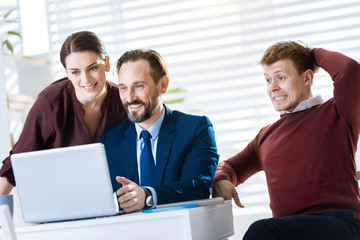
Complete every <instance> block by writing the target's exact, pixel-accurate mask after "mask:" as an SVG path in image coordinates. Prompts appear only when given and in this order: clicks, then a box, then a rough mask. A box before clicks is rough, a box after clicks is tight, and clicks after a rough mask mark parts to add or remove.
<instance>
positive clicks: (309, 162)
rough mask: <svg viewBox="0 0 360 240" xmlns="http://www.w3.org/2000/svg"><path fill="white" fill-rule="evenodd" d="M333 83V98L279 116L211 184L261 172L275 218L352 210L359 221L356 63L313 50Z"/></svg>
mask: <svg viewBox="0 0 360 240" xmlns="http://www.w3.org/2000/svg"><path fill="white" fill-rule="evenodd" d="M313 53H314V55H315V60H316V63H317V64H318V65H319V66H320V67H322V68H323V69H324V70H326V71H327V72H328V73H329V74H330V76H331V77H332V79H333V81H334V98H331V99H330V100H328V101H326V102H325V103H323V104H321V105H318V106H315V107H312V108H310V109H307V110H304V111H300V112H295V113H289V114H284V115H282V116H281V118H280V119H279V120H278V121H276V122H275V123H273V124H270V125H268V126H266V127H264V128H263V129H261V130H260V132H259V133H258V135H257V136H256V137H255V139H253V140H252V141H251V142H250V143H249V144H248V145H247V147H246V148H245V149H244V150H243V151H241V152H240V153H238V154H236V155H235V156H233V157H231V158H230V159H228V160H227V161H224V162H221V163H219V166H218V169H217V172H216V175H215V179H214V181H217V180H221V179H227V180H229V181H231V182H232V183H233V184H234V185H235V186H237V185H239V184H241V183H243V182H244V181H245V180H246V179H247V178H249V177H250V176H252V175H253V174H255V173H256V172H259V171H261V170H264V171H265V174H266V179H267V185H268V190H269V195H270V208H271V210H272V212H273V216H274V217H282V216H289V215H298V214H311V213H318V212H332V211H339V210H345V209H352V211H353V213H354V215H355V217H356V218H357V219H358V220H360V193H359V186H358V182H357V179H356V166H355V159H354V158H355V152H356V147H357V142H358V138H359V132H360V64H359V63H358V62H356V61H355V60H353V59H351V58H348V57H346V56H344V55H343V54H340V53H337V52H330V51H327V50H325V49H314V50H313Z"/></svg>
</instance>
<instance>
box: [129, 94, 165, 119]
mask: <svg viewBox="0 0 360 240" xmlns="http://www.w3.org/2000/svg"><path fill="white" fill-rule="evenodd" d="M151 102H152V104H151ZM151 102H150V103H145V102H143V101H140V100H135V101H133V102H131V103H129V102H126V103H124V104H123V105H124V108H125V110H126V113H127V115H128V118H129V119H130V121H132V122H135V123H141V122H144V121H146V120H148V119H149V118H151V117H152V115H154V113H155V111H156V108H157V107H158V106H159V99H158V98H157V97H154V98H153V99H152V101H151ZM132 104H141V105H143V106H144V109H145V110H144V111H143V112H135V111H130V110H129V105H132Z"/></svg>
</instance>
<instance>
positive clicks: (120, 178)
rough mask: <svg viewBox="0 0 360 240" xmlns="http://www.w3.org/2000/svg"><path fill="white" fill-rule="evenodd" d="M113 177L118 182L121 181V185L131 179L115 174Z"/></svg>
mask: <svg viewBox="0 0 360 240" xmlns="http://www.w3.org/2000/svg"><path fill="white" fill-rule="evenodd" d="M115 179H116V181H117V182H118V183H121V184H122V185H126V184H129V183H131V181H130V180H129V179H127V178H124V177H119V176H117V177H116V178H115Z"/></svg>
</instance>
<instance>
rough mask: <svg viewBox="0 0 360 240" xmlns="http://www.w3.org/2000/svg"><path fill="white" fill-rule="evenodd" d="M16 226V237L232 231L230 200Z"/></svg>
mask: <svg viewBox="0 0 360 240" xmlns="http://www.w3.org/2000/svg"><path fill="white" fill-rule="evenodd" d="M15 230H16V234H17V237H18V240H30V239H31V240H42V239H44V240H45V239H46V240H49V239H51V240H57V239H62V240H64V239H66V240H69V239H87V240H91V239H106V240H108V239H109V240H111V239H131V240H133V239H134V240H136V239H139V240H144V239H146V240H150V239H154V240H162V239H164V240H169V239H172V240H173V239H174V240H177V239H179V240H186V239H194V240H202V239H204V240H211V239H224V238H227V237H229V236H232V235H234V226H233V215H232V207H231V201H225V203H224V204H218V205H212V206H204V207H196V208H190V209H180V210H171V211H164V212H156V213H142V212H136V213H131V214H124V215H118V216H112V217H103V218H97V219H86V220H76V221H67V222H56V223H46V224H26V225H23V226H16V227H15ZM0 236H1V234H0Z"/></svg>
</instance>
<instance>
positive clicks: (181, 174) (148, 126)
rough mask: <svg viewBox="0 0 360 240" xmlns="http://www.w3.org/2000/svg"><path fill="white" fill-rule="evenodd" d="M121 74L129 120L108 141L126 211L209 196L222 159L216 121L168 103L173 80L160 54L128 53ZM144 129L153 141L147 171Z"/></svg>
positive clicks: (107, 134) (105, 140)
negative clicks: (143, 156)
mask: <svg viewBox="0 0 360 240" xmlns="http://www.w3.org/2000/svg"><path fill="white" fill-rule="evenodd" d="M117 72H118V85H119V92H120V98H121V101H122V103H123V105H124V107H125V109H126V111H127V114H128V119H127V120H125V121H123V122H121V123H119V124H118V125H116V126H115V127H113V128H111V129H109V130H108V131H106V132H105V133H104V135H103V139H102V142H103V143H104V145H105V149H106V155H107V159H108V164H109V169H110V175H111V179H112V184H113V188H114V191H116V193H117V195H118V196H119V198H118V201H119V205H120V207H121V208H122V209H123V210H124V211H125V212H132V211H136V210H140V209H147V208H151V207H153V206H155V205H156V204H165V203H171V202H180V201H188V200H195V199H205V198H208V197H209V195H210V190H209V188H210V186H211V184H212V181H213V177H214V174H215V171H216V168H217V164H218V160H219V155H218V154H217V147H216V143H215V135H214V130H213V126H212V124H211V122H210V120H209V119H208V118H207V117H206V116H195V115H189V114H185V113H182V112H179V111H172V110H170V109H169V108H168V107H167V106H165V105H164V104H163V103H162V95H163V94H164V93H165V92H166V90H167V88H168V84H169V77H168V72H167V68H166V65H165V62H164V60H163V58H162V57H161V56H160V54H159V53H157V52H156V51H154V50H139V49H138V50H132V51H128V52H126V53H124V54H123V55H122V56H121V57H120V59H119V60H118V62H117ZM143 130H147V131H148V133H150V137H151V139H150V142H151V154H152V156H151V158H153V161H151V162H153V164H154V165H155V168H154V170H153V171H151V170H150V168H149V169H145V170H144V168H143V167H141V164H142V163H141V161H143V160H141V154H142V151H144V150H143V146H144V144H145V143H144V141H145V140H144V139H143V138H142V134H141V132H142V131H143ZM149 155H150V154H149ZM148 170H149V171H150V172H151V173H152V174H153V181H152V182H151V183H150V184H149V183H145V180H142V179H143V178H142V177H144V176H145V173H146V172H147V171H148ZM146 174H148V173H146Z"/></svg>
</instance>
